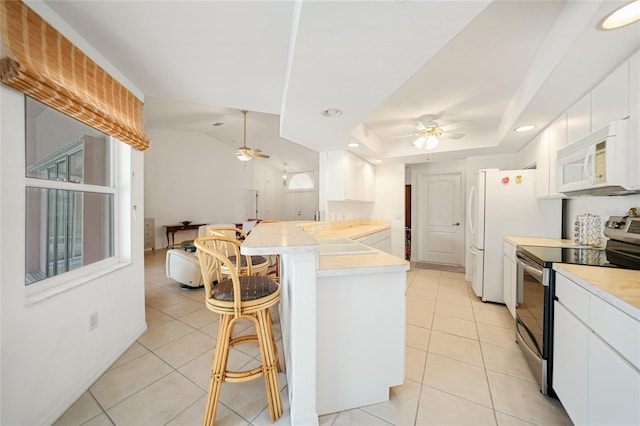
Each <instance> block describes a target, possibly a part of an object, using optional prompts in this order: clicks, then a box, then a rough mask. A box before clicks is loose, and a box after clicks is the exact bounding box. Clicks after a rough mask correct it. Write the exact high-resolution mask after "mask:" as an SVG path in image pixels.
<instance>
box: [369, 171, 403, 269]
mask: <svg viewBox="0 0 640 426" xmlns="http://www.w3.org/2000/svg"><path fill="white" fill-rule="evenodd" d="M375 167H376V187H375V200H376V201H375V203H374V204H373V206H372V211H371V214H370V218H372V219H383V220H388V221H389V222H390V224H391V254H393V255H394V256H398V257H400V258H403V259H404V255H405V253H404V181H405V177H404V174H405V169H404V163H397V164H379V165H377V166H375Z"/></svg>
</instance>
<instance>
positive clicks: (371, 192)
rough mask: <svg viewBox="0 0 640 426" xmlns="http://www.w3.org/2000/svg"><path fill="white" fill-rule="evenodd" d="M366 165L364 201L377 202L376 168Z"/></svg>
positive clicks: (365, 163) (366, 163)
mask: <svg viewBox="0 0 640 426" xmlns="http://www.w3.org/2000/svg"><path fill="white" fill-rule="evenodd" d="M363 163H364V201H375V177H376V169H375V167H374V166H373V165H372V164H370V163H368V162H366V161H363Z"/></svg>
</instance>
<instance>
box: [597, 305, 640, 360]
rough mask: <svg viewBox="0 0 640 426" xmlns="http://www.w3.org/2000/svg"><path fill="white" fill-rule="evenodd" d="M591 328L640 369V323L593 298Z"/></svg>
mask: <svg viewBox="0 0 640 426" xmlns="http://www.w3.org/2000/svg"><path fill="white" fill-rule="evenodd" d="M590 326H591V329H592V330H593V331H595V332H596V334H598V335H599V336H600V337H601V338H602V340H604V341H605V342H607V343H608V344H609V345H610V346H611V347H612V348H613V349H615V350H616V351H617V352H619V353H620V355H622V356H623V357H624V358H625V359H626V360H627V361H629V363H631V364H632V365H633V366H634V367H635V368H637V369H640V322H638V321H637V320H635V319H634V318H632V317H630V316H629V315H627V314H625V313H624V312H622V311H620V310H619V309H617V308H615V307H614V306H612V305H610V304H608V303H607V302H605V301H604V300H602V299H600V298H598V297H596V296H592V297H591V318H590Z"/></svg>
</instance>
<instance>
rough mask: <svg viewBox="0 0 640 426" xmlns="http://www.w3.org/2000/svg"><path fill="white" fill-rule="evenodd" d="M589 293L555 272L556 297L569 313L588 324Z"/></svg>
mask: <svg viewBox="0 0 640 426" xmlns="http://www.w3.org/2000/svg"><path fill="white" fill-rule="evenodd" d="M590 296H591V294H590V293H589V292H588V291H587V290H585V289H583V288H582V287H580V286H579V285H577V284H575V283H574V282H573V281H571V280H569V279H568V278H567V277H565V276H563V275H560V274H556V297H557V298H558V301H559V302H560V303H562V304H563V305H564V306H565V307H566V308H567V309H568V310H569V311H571V313H573V314H574V315H575V316H576V317H578V318H579V319H580V320H581V321H582V322H584V323H585V324H589V299H590Z"/></svg>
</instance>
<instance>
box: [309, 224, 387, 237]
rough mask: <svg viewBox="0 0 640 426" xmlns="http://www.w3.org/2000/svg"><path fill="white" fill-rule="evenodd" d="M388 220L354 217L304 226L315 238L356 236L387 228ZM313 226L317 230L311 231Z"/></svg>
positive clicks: (364, 235)
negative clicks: (352, 218)
mask: <svg viewBox="0 0 640 426" xmlns="http://www.w3.org/2000/svg"><path fill="white" fill-rule="evenodd" d="M389 227H390V226H389V222H388V221H386V220H375V219H355V220H346V221H342V222H313V223H311V224H308V225H305V226H304V228H305V229H308V230H309V231H311V233H312V234H313V236H314V237H315V238H338V237H342V238H349V239H351V240H355V239H357V238H362V237H366V236H367V235H370V234H374V233H376V232H380V231H384V230H385V229H389ZM313 228H315V229H316V230H317V231H316V232H313Z"/></svg>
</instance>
